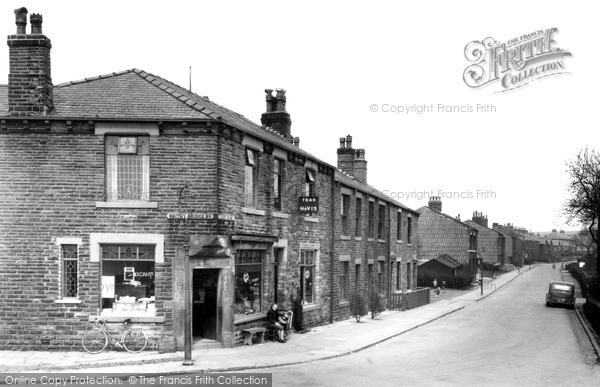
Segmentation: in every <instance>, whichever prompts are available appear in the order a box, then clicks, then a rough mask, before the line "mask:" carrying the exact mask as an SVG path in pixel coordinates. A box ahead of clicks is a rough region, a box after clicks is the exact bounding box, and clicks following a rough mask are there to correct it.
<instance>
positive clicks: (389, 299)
mask: <svg viewBox="0 0 600 387" xmlns="http://www.w3.org/2000/svg"><path fill="white" fill-rule="evenodd" d="M391 210H392V206H391V205H390V204H389V203H388V219H387V229H388V237H387V243H386V244H387V261H388V292H387V293H388V294H387V304H388V306H387V308H388V309H390V308H391V307H392V270H393V267H392V211H391Z"/></svg>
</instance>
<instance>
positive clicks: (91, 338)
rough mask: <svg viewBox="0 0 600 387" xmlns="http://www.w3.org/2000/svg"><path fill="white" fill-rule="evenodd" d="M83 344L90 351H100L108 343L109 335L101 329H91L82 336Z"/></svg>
mask: <svg viewBox="0 0 600 387" xmlns="http://www.w3.org/2000/svg"><path fill="white" fill-rule="evenodd" d="M81 345H82V346H83V349H85V350H86V351H87V352H89V353H100V352H102V351H104V348H106V346H107V345H108V336H107V335H106V332H104V331H103V330H101V329H97V328H94V329H91V330H88V331H86V332H85V334H84V335H83V337H82V338H81Z"/></svg>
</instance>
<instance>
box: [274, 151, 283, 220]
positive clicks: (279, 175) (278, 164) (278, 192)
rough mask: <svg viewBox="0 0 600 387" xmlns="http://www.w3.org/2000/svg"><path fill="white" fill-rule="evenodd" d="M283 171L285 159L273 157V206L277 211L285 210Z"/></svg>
mask: <svg viewBox="0 0 600 387" xmlns="http://www.w3.org/2000/svg"><path fill="white" fill-rule="evenodd" d="M283 171H284V161H283V160H282V159H279V158H277V157H275V158H273V208H274V209H275V210H277V211H283V192H282V190H283V183H284V176H283Z"/></svg>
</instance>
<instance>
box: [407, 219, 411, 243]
mask: <svg viewBox="0 0 600 387" xmlns="http://www.w3.org/2000/svg"><path fill="white" fill-rule="evenodd" d="M406 243H412V217H410V216H409V217H408V218H407V219H406Z"/></svg>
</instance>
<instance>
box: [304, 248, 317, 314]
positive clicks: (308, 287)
mask: <svg viewBox="0 0 600 387" xmlns="http://www.w3.org/2000/svg"><path fill="white" fill-rule="evenodd" d="M316 256H317V250H301V251H300V294H301V296H302V301H303V302H304V303H305V304H312V303H314V302H315V260H316Z"/></svg>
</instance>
